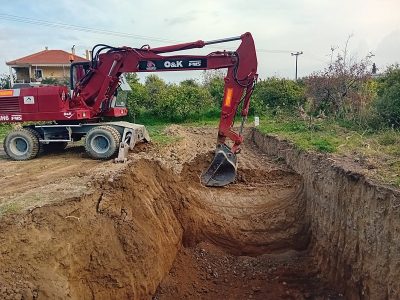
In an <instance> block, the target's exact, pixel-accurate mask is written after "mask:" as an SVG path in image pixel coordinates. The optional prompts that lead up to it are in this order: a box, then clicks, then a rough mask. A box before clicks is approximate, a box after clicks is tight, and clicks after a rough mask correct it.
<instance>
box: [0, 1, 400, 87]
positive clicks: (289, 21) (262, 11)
mask: <svg viewBox="0 0 400 300" xmlns="http://www.w3.org/2000/svg"><path fill="white" fill-rule="evenodd" d="M399 12H400V0H301V1H300V0H299V1H295V0H279V1H278V0H264V1H262V0H258V1H255V0H246V1H243V0H229V1H227V0H219V1H212V0H202V1H190V0H169V1H162V0H146V1H134V0H107V1H102V0H96V1H91V0H86V1H68V0H57V1H55V0H52V1H18V0H13V1H3V2H2V5H1V9H0V43H1V47H0V58H1V59H2V63H1V64H0V72H1V73H4V72H8V68H7V67H6V66H5V61H9V60H12V59H16V58H19V57H21V56H25V55H28V54H31V53H34V52H37V51H41V50H43V49H44V47H45V46H48V47H49V49H63V50H67V51H70V49H71V47H72V45H76V46H75V48H76V53H77V54H78V55H82V56H84V53H85V49H90V48H91V47H92V46H93V45H94V44H97V43H105V44H110V45H113V46H123V45H125V46H133V47H139V46H141V45H143V44H150V46H159V45H165V44H171V43H170V42H160V41H159V40H160V39H161V40H164V39H165V40H174V41H175V40H176V41H183V42H186V41H194V40H198V39H203V40H210V39H216V38H223V37H230V36H236V35H240V34H242V33H244V32H246V31H250V32H251V33H252V34H253V36H254V40H255V43H256V48H257V49H260V51H259V52H258V61H259V68H258V70H259V74H260V77H261V78H265V77H268V76H279V77H288V78H293V77H294V65H295V60H294V57H292V56H291V55H290V52H291V51H303V52H304V54H303V55H301V56H300V57H299V76H305V75H308V74H310V73H311V72H312V71H315V70H319V69H322V68H323V67H324V66H325V65H326V62H327V61H329V54H330V48H331V46H334V47H343V45H344V43H345V41H346V39H347V37H348V36H349V35H350V34H352V35H353V38H352V39H351V41H350V48H351V52H352V53H353V54H355V55H357V56H359V57H362V56H363V55H366V54H367V53H368V52H369V51H372V52H373V53H374V54H375V57H374V58H373V59H374V61H375V62H376V64H377V66H378V68H379V69H380V70H383V69H384V68H385V66H386V65H388V64H392V63H395V62H400V15H399ZM6 14H7V15H14V16H19V17H23V19H22V20H25V22H28V23H24V22H15V21H11V20H10V17H5V15H6ZM31 19H34V20H44V21H48V22H50V23H64V24H70V25H77V26H82V27H90V28H95V29H101V30H110V31H115V32H121V33H129V34H132V35H140V36H145V37H146V38H144V39H138V38H135V37H133V36H126V37H122V36H115V35H109V34H104V33H93V32H82V31H77V30H68V29H64V28H61V27H59V26H39V25H37V24H33V23H37V22H36V21H32V20H31ZM157 40H158V41H157ZM218 46H219V47H221V50H223V47H225V45H224V44H221V45H218ZM235 46H236V45H235V44H234V43H231V44H226V47H229V48H232V47H235ZM215 50H216V49H215V48H211V49H210V48H208V49H201V50H192V53H196V54H199V53H200V54H205V53H209V52H212V51H215ZM276 50H279V51H282V50H283V51H285V52H284V53H274V52H276ZM173 73H174V74H172V73H168V74H166V73H164V74H163V77H164V78H165V79H166V80H168V81H177V80H181V79H184V78H188V77H200V75H201V74H199V73H193V72H191V73H187V72H186V73H185V72H179V74H177V73H176V72H173Z"/></svg>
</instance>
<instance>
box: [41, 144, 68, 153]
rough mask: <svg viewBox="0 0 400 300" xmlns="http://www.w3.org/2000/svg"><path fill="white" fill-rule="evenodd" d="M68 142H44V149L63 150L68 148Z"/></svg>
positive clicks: (49, 150)
mask: <svg viewBox="0 0 400 300" xmlns="http://www.w3.org/2000/svg"><path fill="white" fill-rule="evenodd" d="M67 146H68V143H67V142H53V143H48V144H42V147H43V150H44V151H45V152H61V151H63V150H64V149H65V148H67Z"/></svg>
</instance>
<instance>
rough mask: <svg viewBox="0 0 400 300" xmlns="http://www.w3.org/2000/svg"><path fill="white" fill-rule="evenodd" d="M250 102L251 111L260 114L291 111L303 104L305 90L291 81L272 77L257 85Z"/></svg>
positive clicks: (299, 84)
mask: <svg viewBox="0 0 400 300" xmlns="http://www.w3.org/2000/svg"><path fill="white" fill-rule="evenodd" d="M251 101H252V106H253V109H252V110H253V111H255V112H257V113H260V114H264V113H268V112H269V111H272V112H276V111H278V110H284V111H293V110H294V109H295V108H296V107H297V106H298V105H301V104H303V103H304V102H305V89H304V87H303V85H302V84H301V83H297V82H295V81H293V80H289V79H279V78H275V77H272V78H269V79H266V80H261V81H259V82H258V83H257V85H256V88H255V90H254V92H253V96H252V100H251Z"/></svg>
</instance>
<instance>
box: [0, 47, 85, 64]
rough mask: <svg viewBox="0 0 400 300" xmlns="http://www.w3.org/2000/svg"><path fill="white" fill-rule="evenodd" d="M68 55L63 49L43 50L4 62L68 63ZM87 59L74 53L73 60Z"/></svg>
mask: <svg viewBox="0 0 400 300" xmlns="http://www.w3.org/2000/svg"><path fill="white" fill-rule="evenodd" d="M70 55H71V53H68V52H66V51H64V50H43V51H40V52H37V53H34V54H31V55H28V56H24V57H21V58H18V59H15V60H12V61H8V62H6V64H7V65H32V64H35V65H36V64H54V65H57V64H70V63H71V62H70V61H69V60H70ZM83 61H88V60H87V59H85V58H83V57H80V56H78V55H74V62H83Z"/></svg>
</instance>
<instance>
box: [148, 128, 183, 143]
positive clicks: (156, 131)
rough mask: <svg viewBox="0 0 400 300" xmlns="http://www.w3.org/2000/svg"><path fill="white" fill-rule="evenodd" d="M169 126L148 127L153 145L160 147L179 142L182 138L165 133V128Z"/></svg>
mask: <svg viewBox="0 0 400 300" xmlns="http://www.w3.org/2000/svg"><path fill="white" fill-rule="evenodd" d="M168 125H169V124H162V125H146V128H147V131H148V132H149V135H150V138H151V140H152V142H153V143H155V144H158V145H160V146H165V145H168V144H171V143H174V142H177V141H179V140H180V139H181V138H180V137H178V136H172V135H168V134H166V133H165V128H166V127H167V126H168Z"/></svg>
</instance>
